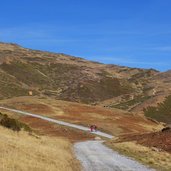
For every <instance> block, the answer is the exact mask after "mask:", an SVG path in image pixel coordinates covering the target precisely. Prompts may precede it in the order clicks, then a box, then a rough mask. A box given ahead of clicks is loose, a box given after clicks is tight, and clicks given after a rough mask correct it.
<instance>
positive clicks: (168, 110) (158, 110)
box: [144, 95, 171, 124]
mask: <svg viewBox="0 0 171 171" xmlns="http://www.w3.org/2000/svg"><path fill="white" fill-rule="evenodd" d="M144 114H145V116H147V117H150V118H153V119H156V120H157V121H160V122H165V123H169V124H170V123H171V95H170V96H168V97H166V98H165V100H164V102H163V103H158V105H157V106H156V107H153V106H149V107H147V108H145V109H144Z"/></svg>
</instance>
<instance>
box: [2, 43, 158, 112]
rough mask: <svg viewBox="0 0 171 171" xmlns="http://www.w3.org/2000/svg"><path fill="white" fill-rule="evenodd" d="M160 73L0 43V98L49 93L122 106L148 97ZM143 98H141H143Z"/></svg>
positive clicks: (66, 98)
mask: <svg viewBox="0 0 171 171" xmlns="http://www.w3.org/2000/svg"><path fill="white" fill-rule="evenodd" d="M157 73H158V72H157V71H155V70H152V69H150V70H145V69H137V68H128V67H122V66H116V65H104V64H100V63H97V62H91V61H86V60H84V59H82V58H75V57H73V56H69V55H65V54H60V53H56V54H55V53H49V52H42V51H35V50H30V49H25V48H22V47H20V46H18V45H15V44H5V43H0V75H1V77H0V86H1V87H2V88H1V91H0V98H1V99H4V98H9V97H14V96H23V95H28V91H30V90H31V91H33V94H34V95H35V94H36V95H47V96H50V97H54V98H56V99H62V100H68V101H76V102H83V103H91V104H92V103H96V104H102V105H103V104H104V105H105V103H106V100H110V99H113V100H111V101H110V102H109V103H107V105H106V106H108V107H119V108H126V109H129V107H122V106H121V105H120V103H121V104H122V103H127V102H128V103H129V104H131V105H130V107H131V106H132V105H134V104H135V103H130V102H129V101H130V100H133V99H136V98H138V99H139V98H140V100H139V101H142V100H144V99H146V98H147V97H148V96H151V95H148V92H149V91H150V90H151V87H148V82H147V80H148V79H149V78H151V77H152V76H154V75H156V74H157ZM14 90H15V91H14ZM141 98H142V100H141Z"/></svg>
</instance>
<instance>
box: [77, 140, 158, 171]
mask: <svg viewBox="0 0 171 171" xmlns="http://www.w3.org/2000/svg"><path fill="white" fill-rule="evenodd" d="M74 150H75V154H76V157H77V159H78V160H80V162H81V163H82V166H83V170H84V171H155V170H154V169H150V168H147V167H146V166H144V165H142V164H140V163H138V162H136V161H134V160H132V159H130V158H127V157H125V156H122V155H120V154H118V153H117V152H115V151H113V150H111V149H110V148H108V147H106V146H105V145H103V141H86V142H79V143H76V144H75V145H74Z"/></svg>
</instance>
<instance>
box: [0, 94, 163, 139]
mask: <svg viewBox="0 0 171 171" xmlns="http://www.w3.org/2000/svg"><path fill="white" fill-rule="evenodd" d="M0 104H4V105H5V106H6V105H7V106H9V107H11V108H16V109H19V110H23V111H29V112H33V113H36V114H41V115H44V116H48V117H51V118H55V119H59V120H64V121H67V122H71V123H75V124H80V125H85V126H89V125H92V124H96V125H97V126H98V129H100V130H102V131H105V132H108V133H111V134H113V135H115V136H119V135H121V134H127V133H143V132H144V133H145V132H151V131H154V130H159V129H161V126H160V125H158V124H156V123H154V122H152V121H149V120H147V119H145V118H144V117H142V116H139V115H133V114H131V113H128V112H125V111H122V110H119V109H113V110H110V109H105V108H103V107H97V106H90V105H84V104H80V103H73V102H66V101H61V100H54V99H52V98H38V97H18V98H12V99H8V100H2V101H0Z"/></svg>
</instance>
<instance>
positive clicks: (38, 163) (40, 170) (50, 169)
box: [0, 126, 80, 171]
mask: <svg viewBox="0 0 171 171" xmlns="http://www.w3.org/2000/svg"><path fill="white" fill-rule="evenodd" d="M0 137H1V138H0V163H1V164H0V170H1V171H15V170H16V171H30V170H31V171H66V170H67V171H78V170H80V169H79V164H78V162H77V161H76V160H75V158H74V156H73V152H72V147H71V144H70V143H69V142H68V141H67V140H66V139H62V138H53V137H47V136H39V137H38V136H32V135H29V134H28V133H26V132H25V131H20V132H19V133H15V132H14V131H12V130H9V129H6V128H3V127H2V126H0Z"/></svg>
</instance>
